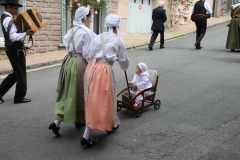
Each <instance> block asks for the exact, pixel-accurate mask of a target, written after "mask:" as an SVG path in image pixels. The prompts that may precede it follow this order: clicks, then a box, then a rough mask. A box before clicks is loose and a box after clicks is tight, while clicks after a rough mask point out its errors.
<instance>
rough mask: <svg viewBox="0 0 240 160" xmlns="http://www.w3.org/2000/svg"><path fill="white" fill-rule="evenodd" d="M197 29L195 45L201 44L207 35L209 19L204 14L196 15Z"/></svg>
mask: <svg viewBox="0 0 240 160" xmlns="http://www.w3.org/2000/svg"><path fill="white" fill-rule="evenodd" d="M194 21H195V25H196V27H197V30H196V43H195V46H200V44H201V41H202V39H203V37H204V36H205V33H206V29H207V19H206V18H205V17H204V16H196V17H194Z"/></svg>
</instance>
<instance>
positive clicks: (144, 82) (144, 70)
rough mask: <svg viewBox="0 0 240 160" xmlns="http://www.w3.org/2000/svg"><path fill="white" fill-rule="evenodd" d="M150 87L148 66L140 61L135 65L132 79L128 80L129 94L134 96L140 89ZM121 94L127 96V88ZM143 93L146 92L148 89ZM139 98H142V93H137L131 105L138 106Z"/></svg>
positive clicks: (139, 103)
mask: <svg viewBox="0 0 240 160" xmlns="http://www.w3.org/2000/svg"><path fill="white" fill-rule="evenodd" d="M151 87H152V83H151V81H150V76H149V73H148V67H147V65H146V64H145V63H143V62H140V63H138V64H137V66H136V69H135V74H134V77H133V80H132V81H131V82H129V88H130V94H131V96H134V95H136V94H137V93H139V92H140V91H142V90H144V89H148V88H151ZM123 94H124V95H125V96H127V97H128V95H129V91H128V90H127V91H125V92H124V93H123ZM145 94H148V91H147V93H145ZM141 100H143V96H142V95H139V96H138V97H136V99H135V104H134V105H133V107H134V108H139V107H140V106H141Z"/></svg>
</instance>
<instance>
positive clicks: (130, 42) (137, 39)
mask: <svg viewBox="0 0 240 160" xmlns="http://www.w3.org/2000/svg"><path fill="white" fill-rule="evenodd" d="M230 19H231V17H230V16H229V14H227V15H225V16H221V17H219V18H215V17H212V18H210V19H208V27H209V26H213V25H217V24H220V23H224V22H227V21H229V20H230ZM195 30H196V27H195V23H193V22H192V21H190V22H189V23H188V24H185V25H181V26H180V27H178V28H177V29H174V30H166V31H165V35H164V36H165V40H169V39H173V38H177V37H180V36H184V35H187V34H189V33H192V32H195ZM150 38H151V34H128V35H126V36H125V37H123V39H124V41H125V44H126V46H127V50H131V49H135V48H137V47H142V46H147V45H148V43H149V41H150ZM226 38H227V37H226ZM158 42H159V37H158V39H157V41H156V43H158ZM189 47H192V46H189ZM66 54H67V51H66V50H58V51H52V52H47V53H40V54H32V55H27V57H26V63H27V69H28V70H29V69H34V68H39V67H43V66H47V65H54V64H57V63H61V62H62V59H63V58H64V56H65V55H66ZM0 64H1V65H0V75H4V74H8V73H11V72H12V67H11V64H10V62H9V60H8V59H4V60H0Z"/></svg>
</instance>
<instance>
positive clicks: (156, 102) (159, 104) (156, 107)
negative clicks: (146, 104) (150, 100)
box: [153, 99, 161, 109]
mask: <svg viewBox="0 0 240 160" xmlns="http://www.w3.org/2000/svg"><path fill="white" fill-rule="evenodd" d="M153 105H154V108H155V109H159V108H160V106H161V101H160V100H159V99H158V100H156V101H155V102H154V104H153Z"/></svg>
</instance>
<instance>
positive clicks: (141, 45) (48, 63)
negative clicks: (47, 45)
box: [0, 20, 230, 75]
mask: <svg viewBox="0 0 240 160" xmlns="http://www.w3.org/2000/svg"><path fill="white" fill-rule="evenodd" d="M228 21H230V20H226V21H223V22H219V23H215V24H212V25H209V26H207V27H212V26H215V25H218V24H222V23H225V22H228ZM193 32H195V30H194V31H190V32H187V33H183V34H180V35H177V36H173V37H169V38H166V39H165V40H171V39H175V38H178V37H183V36H186V35H188V34H190V33H193ZM155 43H160V41H156V42H155ZM147 45H148V43H144V44H139V45H135V46H130V47H126V49H127V50H132V49H136V48H139V47H144V46H147ZM62 60H63V59H57V60H52V61H46V62H40V63H35V64H30V65H27V69H36V68H40V67H43V66H48V65H53V64H57V63H61V62H62ZM9 73H12V69H6V70H2V71H0V75H4V74H9Z"/></svg>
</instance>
